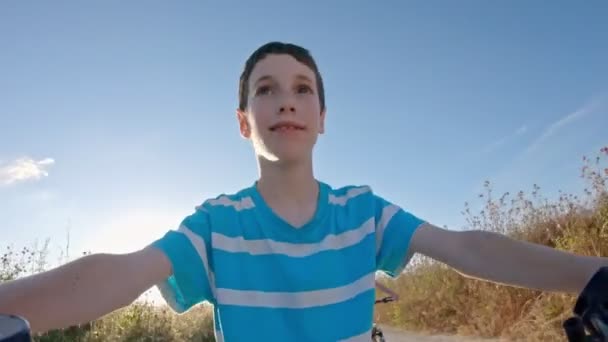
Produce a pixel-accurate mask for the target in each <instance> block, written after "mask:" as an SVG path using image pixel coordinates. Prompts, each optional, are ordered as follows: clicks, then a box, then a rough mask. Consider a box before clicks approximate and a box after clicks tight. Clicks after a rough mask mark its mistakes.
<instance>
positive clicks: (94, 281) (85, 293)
mask: <svg viewBox="0 0 608 342" xmlns="http://www.w3.org/2000/svg"><path fill="white" fill-rule="evenodd" d="M171 272H172V268H171V264H170V262H169V260H168V259H167V258H166V257H165V255H164V254H163V253H162V252H161V251H159V250H157V249H155V248H152V247H148V248H145V249H142V250H140V251H137V252H134V253H129V254H93V255H89V256H86V257H82V258H80V259H78V260H75V261H73V262H70V263H68V264H65V265H63V266H60V267H58V268H55V269H52V270H50V271H46V272H43V273H39V274H36V275H33V276H29V277H26V278H22V279H18V280H15V281H11V282H7V283H4V284H1V285H0V312H2V313H11V314H17V315H20V316H22V317H24V318H26V319H27V320H28V321H29V323H30V325H31V327H32V330H33V331H34V332H44V331H48V330H51V329H58V328H65V327H68V326H71V325H75V324H79V323H85V322H89V321H92V320H95V319H97V318H99V317H101V316H103V315H105V314H107V313H109V312H111V311H114V310H116V309H118V308H121V307H123V306H126V305H129V304H130V303H131V302H133V301H134V300H135V299H137V297H138V296H139V295H141V294H142V293H143V292H144V291H146V290H147V289H149V288H150V287H152V286H153V285H154V284H156V283H158V282H160V281H162V280H164V279H166V278H167V277H169V275H170V274H171Z"/></svg>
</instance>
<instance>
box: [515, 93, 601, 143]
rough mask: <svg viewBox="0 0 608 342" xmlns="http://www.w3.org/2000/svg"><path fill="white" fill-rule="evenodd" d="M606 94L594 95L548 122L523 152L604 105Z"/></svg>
mask: <svg viewBox="0 0 608 342" xmlns="http://www.w3.org/2000/svg"><path fill="white" fill-rule="evenodd" d="M605 100H606V96H602V97H596V98H594V99H592V100H590V101H588V102H587V103H585V104H584V105H583V106H582V107H581V108H579V109H577V110H575V111H574V112H571V113H569V114H567V115H564V116H563V117H561V118H559V119H558V120H556V121H554V122H552V123H551V124H549V125H548V126H547V127H546V128H545V129H544V130H543V132H542V133H541V134H540V135H539V136H538V138H536V140H534V141H533V142H532V143H531V144H530V145H529V146H528V148H527V149H526V150H525V151H524V154H529V153H531V152H533V151H535V150H536V149H538V148H539V146H540V145H542V144H543V143H544V142H546V141H547V140H548V139H549V138H551V137H552V136H554V135H555V134H557V133H558V132H559V131H561V130H563V129H564V128H565V127H567V126H569V125H571V124H573V123H574V122H576V121H578V120H580V119H582V118H584V117H586V116H588V115H589V114H591V113H593V112H595V111H596V110H598V109H601V108H603V106H605V105H606V103H605V102H606V101H605Z"/></svg>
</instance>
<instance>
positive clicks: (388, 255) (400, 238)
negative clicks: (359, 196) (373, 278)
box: [374, 195, 425, 278]
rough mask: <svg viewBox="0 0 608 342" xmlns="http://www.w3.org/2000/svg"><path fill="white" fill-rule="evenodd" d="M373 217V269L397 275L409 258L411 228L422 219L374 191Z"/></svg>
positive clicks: (416, 226) (413, 230)
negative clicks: (374, 244) (374, 241)
mask: <svg viewBox="0 0 608 342" xmlns="http://www.w3.org/2000/svg"><path fill="white" fill-rule="evenodd" d="M374 201H375V218H376V241H377V243H376V247H377V248H376V269H377V270H378V271H382V272H384V273H385V274H387V275H389V276H391V277H394V278H395V277H398V276H399V275H400V274H401V273H402V272H403V269H404V268H405V266H406V265H407V263H408V262H409V257H408V254H409V253H408V249H409V246H410V241H411V239H412V236H413V235H414V232H415V231H416V229H418V227H420V226H421V225H422V224H423V223H425V221H423V220H421V219H420V218H418V217H416V216H414V215H413V214H411V213H409V212H407V211H405V210H403V209H402V208H401V207H399V206H397V205H395V204H393V203H391V202H389V201H387V200H385V199H384V198H382V197H380V196H377V195H374Z"/></svg>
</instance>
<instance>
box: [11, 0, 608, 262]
mask: <svg viewBox="0 0 608 342" xmlns="http://www.w3.org/2000/svg"><path fill="white" fill-rule="evenodd" d="M607 17H608V3H606V2H605V1H585V2H575V1H568V2H566V1H564V2H560V1H553V2H545V3H543V4H542V5H541V4H540V3H538V2H529V1H509V2H502V3H497V2H492V3H490V2H484V1H461V2H448V1H444V2H439V1H407V2H400V1H389V2H383V3H382V5H380V3H377V4H374V3H373V2H371V1H365V2H363V1H359V2H348V3H347V2H337V1H336V2H331V3H329V2H321V1H318V2H313V1H308V2H297V3H291V4H285V3H284V2H279V1H267V2H255V3H254V2H235V1H228V2H222V3H219V2H216V3H213V4H212V3H211V2H203V1H180V2H170V1H145V2H144V1H129V2H126V1H98V2H92V1H89V2H78V1H71V2H68V1H53V2H39V1H38V2H36V1H2V2H1V3H0V52H1V53H0V75H1V76H0V244H2V245H5V244H6V243H13V244H16V245H19V246H21V245H27V244H30V243H32V242H33V241H35V240H36V239H38V240H40V241H42V240H43V239H45V238H47V237H50V238H52V241H51V246H52V248H53V250H54V251H56V250H58V249H59V248H61V246H63V245H64V244H65V235H66V229H67V227H70V232H71V240H72V241H71V244H72V252H73V253H77V252H80V251H82V250H92V251H116V252H118V251H127V250H132V249H134V248H138V247H141V246H143V245H145V244H147V243H149V242H150V241H151V240H152V239H155V238H157V237H159V236H161V235H162V234H163V233H164V232H165V231H166V230H168V229H173V228H175V227H176V226H177V225H178V224H179V222H180V221H181V219H182V218H183V217H184V216H185V215H188V214H190V213H191V212H192V211H193V210H194V207H195V206H196V205H198V204H200V203H201V202H202V201H203V200H204V199H206V198H208V197H210V196H215V195H217V194H219V193H230V192H233V191H237V190H238V189H240V188H242V187H244V186H249V185H251V184H252V183H253V181H254V180H255V177H256V176H257V167H256V165H255V160H254V157H253V154H252V149H251V147H250V145H249V143H248V142H247V141H245V140H243V139H241V138H240V136H239V135H238V131H237V125H236V119H235V114H234V113H235V112H234V111H235V108H236V106H237V80H238V77H239V74H240V72H241V69H242V65H243V62H244V61H245V59H246V58H247V56H248V55H249V54H250V53H251V52H252V51H253V50H254V49H255V48H257V47H258V46H259V45H261V44H263V43H266V42H268V41H271V40H280V41H289V42H294V43H297V44H301V45H303V46H305V47H306V48H308V49H310V50H311V52H312V53H313V55H314V56H315V57H316V59H317V62H318V64H319V66H320V68H321V72H322V73H323V76H324V78H325V82H326V92H327V94H326V96H327V105H328V117H327V133H326V134H325V135H324V136H322V137H321V139H320V141H319V144H318V146H317V152H316V160H315V163H316V164H315V165H316V172H317V177H318V178H320V179H321V180H323V181H325V182H328V183H331V184H333V185H335V186H339V185H345V184H353V183H354V184H369V185H371V186H372V187H373V188H374V190H375V191H376V192H377V193H379V194H380V195H382V196H384V197H386V198H388V199H389V200H392V201H393V202H396V203H398V204H400V205H402V206H403V207H404V208H405V209H407V210H409V211H411V212H413V213H414V214H416V215H418V216H421V217H423V218H425V219H428V220H430V221H431V222H433V223H435V224H437V225H448V226H449V227H450V228H453V229H458V228H459V227H460V226H461V225H462V224H463V223H464V219H463V217H462V216H461V214H460V211H461V210H462V208H463V203H464V202H465V201H475V199H476V194H477V193H478V191H479V190H480V188H481V184H482V183H483V181H484V180H486V179H489V180H491V181H492V182H493V183H495V187H496V191H497V192H502V191H511V192H516V191H518V190H522V189H523V190H527V189H530V188H531V187H532V184H534V183H537V184H539V185H540V186H541V187H542V188H543V191H544V193H546V194H548V195H553V194H555V193H556V192H557V190H558V189H562V190H565V191H569V192H578V191H580V190H581V189H582V185H581V183H580V180H579V178H578V175H579V171H578V169H579V167H580V166H581V164H580V160H581V159H580V158H581V156H582V155H583V154H588V155H591V154H593V153H595V152H596V151H597V150H599V148H600V147H601V146H603V145H605V144H607V143H608V135H607V134H606V127H608V63H607V62H606V61H608V44H606V42H607V41H608V21H607V20H606V18H607Z"/></svg>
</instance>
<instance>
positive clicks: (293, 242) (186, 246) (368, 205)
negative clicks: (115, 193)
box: [153, 182, 423, 341]
mask: <svg viewBox="0 0 608 342" xmlns="http://www.w3.org/2000/svg"><path fill="white" fill-rule="evenodd" d="M319 185H320V187H319V188H320V191H319V197H318V205H317V210H316V212H315V215H314V217H313V218H312V219H311V220H310V222H308V223H307V224H306V225H304V226H303V227H299V228H294V227H292V226H291V225H290V224H289V223H287V222H286V221H285V220H283V219H282V218H281V217H279V216H278V215H276V214H275V213H274V212H273V211H272V209H271V208H270V207H268V206H267V205H266V204H265V202H264V200H263V198H262V197H261V195H260V193H259V192H258V191H257V187H256V184H254V185H253V186H251V187H248V188H245V189H243V190H241V191H239V192H238V193H236V194H231V195H221V196H218V197H216V198H214V199H210V200H207V201H205V202H204V203H203V204H202V205H200V206H198V207H197V208H196V211H195V212H194V213H193V214H191V215H189V216H188V217H186V218H185V219H184V220H183V222H182V224H181V225H180V227H179V229H177V230H176V231H169V232H168V233H167V234H166V235H165V236H164V237H162V238H161V239H159V240H157V241H155V242H154V243H153V246H155V247H157V248H159V249H161V250H162V251H163V252H164V253H165V254H166V255H167V256H168V258H169V259H170V261H171V263H172V265H173V275H172V276H171V277H169V278H168V279H167V280H166V281H164V282H163V283H161V284H159V285H158V288H159V289H160V292H161V294H162V295H163V297H164V298H165V300H166V301H167V303H168V304H169V305H170V306H171V307H172V308H173V309H174V310H175V311H177V312H180V313H182V312H185V311H187V310H188V309H190V308H191V307H192V306H194V305H196V304H198V303H201V302H209V303H211V304H212V305H213V306H214V325H215V336H216V339H217V340H218V341H251V340H256V341H258V340H259V341H262V340H263V341H343V340H345V341H369V340H370V338H371V327H372V320H373V306H374V299H375V284H374V280H375V273H376V272H377V271H381V272H384V273H386V274H388V275H390V276H397V275H398V274H399V273H401V271H402V270H403V268H404V266H405V265H406V263H407V261H408V260H407V259H408V257H407V255H408V245H409V243H410V239H411V237H412V234H413V233H414V231H415V229H416V228H417V227H419V226H420V225H421V224H422V223H423V221H421V220H420V219H418V218H417V217H415V216H413V215H411V214H410V213H408V212H406V211H404V210H403V209H402V208H400V207H398V206H396V205H394V204H392V203H389V202H388V201H386V200H385V199H383V198H381V197H379V196H378V195H375V194H374V193H373V192H372V191H371V189H370V188H369V187H367V186H359V187H356V186H348V187H342V188H339V189H333V188H331V187H330V186H329V185H327V184H325V183H322V182H319Z"/></svg>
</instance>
